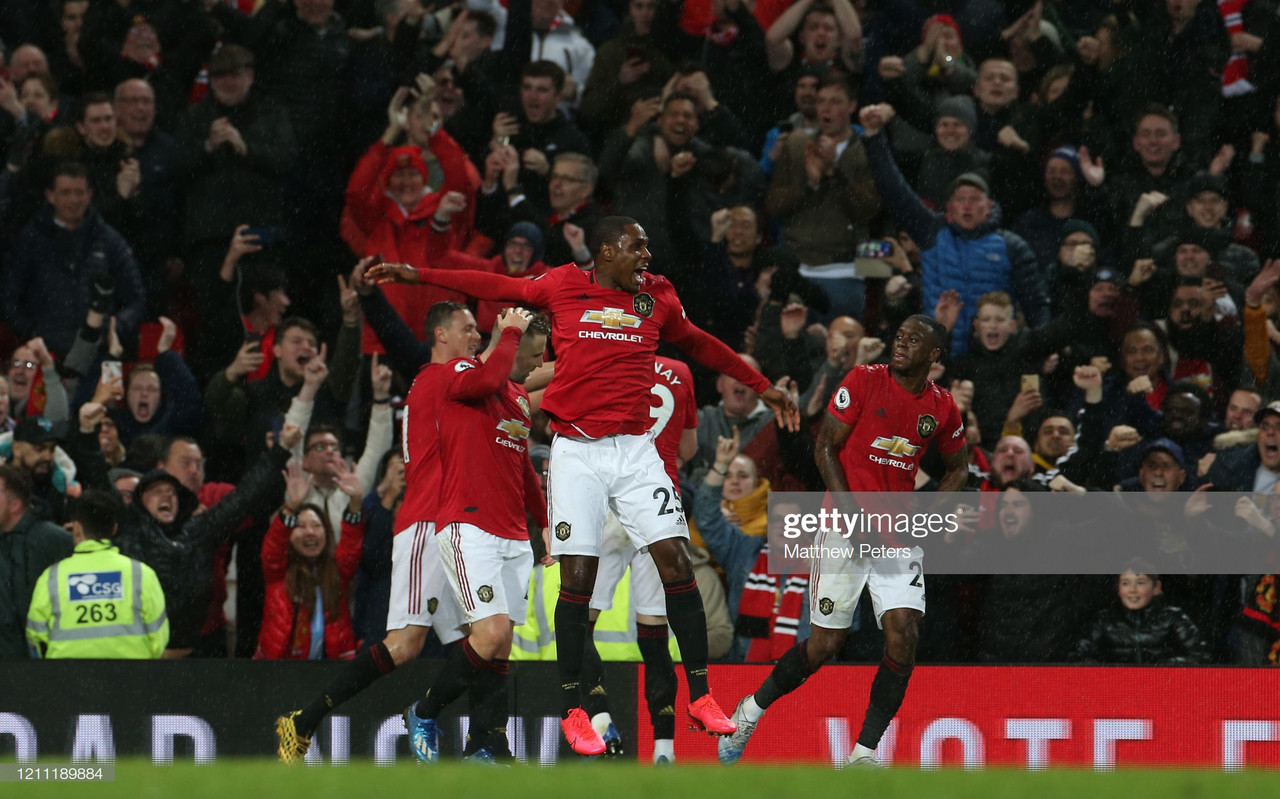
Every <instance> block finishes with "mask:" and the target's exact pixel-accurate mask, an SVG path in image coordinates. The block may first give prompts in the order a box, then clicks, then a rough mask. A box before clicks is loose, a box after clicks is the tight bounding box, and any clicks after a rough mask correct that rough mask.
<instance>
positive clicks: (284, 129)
mask: <svg viewBox="0 0 1280 799" xmlns="http://www.w3.org/2000/svg"><path fill="white" fill-rule="evenodd" d="M253 86H254V57H253V53H252V52H250V51H249V50H248V49H246V48H244V47H240V46H239V45H235V44H227V45H224V46H223V47H222V48H220V49H219V50H218V52H216V53H214V54H213V57H212V58H211V59H210V60H209V87H210V89H211V91H210V92H209V94H208V95H206V96H205V98H204V99H203V100H201V101H200V103H199V104H198V105H195V106H192V107H191V109H190V110H188V111H187V113H186V116H185V117H183V119H182V122H181V123H180V125H179V126H178V135H177V138H178V144H179V148H180V153H181V155H180V158H181V162H180V163H181V166H180V169H181V171H182V172H183V173H185V174H186V175H187V176H188V181H189V182H188V184H187V194H186V197H187V208H186V214H185V217H184V219H185V224H184V226H183V231H182V241H183V248H184V250H185V252H186V257H185V259H184V260H185V261H186V263H187V265H188V268H189V270H190V276H191V280H192V282H193V283H195V285H196V287H197V293H196V296H197V298H203V299H204V300H205V301H203V302H201V308H202V309H204V310H211V309H212V306H211V305H210V304H209V303H208V300H209V299H210V298H211V297H212V296H216V291H215V292H214V293H212V294H211V293H210V292H209V291H208V289H209V288H210V287H211V284H213V283H214V282H215V281H216V280H217V277H218V266H219V264H220V263H222V259H223V256H224V254H225V253H226V241H227V238H228V237H229V236H230V235H231V233H232V231H234V230H236V229H237V227H239V226H240V225H243V224H245V223H246V222H249V223H252V224H253V225H255V226H260V227H278V226H279V225H280V224H281V223H282V221H283V219H284V208H283V203H284V177H285V175H286V173H287V172H288V171H289V169H290V167H291V166H292V165H293V162H294V159H295V157H296V156H297V148H296V145H295V144H294V136H293V128H292V126H291V125H290V123H289V117H288V116H287V115H286V114H285V112H284V111H283V110H281V109H280V108H279V106H277V105H275V104H272V103H267V102H262V101H261V100H260V99H259V98H258V96H257V94H256V93H255V92H254V91H253Z"/></svg>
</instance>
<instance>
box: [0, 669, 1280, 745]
mask: <svg viewBox="0 0 1280 799" xmlns="http://www.w3.org/2000/svg"><path fill="white" fill-rule="evenodd" d="M343 666H344V664H342V663H332V662H326V663H298V662H263V661H190V662H147V663H129V662H120V661H47V662H13V661H10V662H0V762H13V761H14V760H15V759H16V760H18V761H22V762H28V761H31V760H34V759H35V758H39V759H40V760H43V761H46V762H69V761H86V760H89V761H91V760H97V761H105V760H108V759H110V758H112V757H137V756H141V757H147V758H150V759H151V760H152V761H153V762H156V763H168V762H173V761H186V762H191V761H193V760H194V761H196V762H212V761H214V760H215V759H217V758H226V757H236V756H257V757H271V756H273V754H274V751H275V736H274V732H273V729H274V727H273V722H274V720H275V717H276V716H277V715H279V714H281V713H282V712H285V711H287V710H289V709H292V708H297V707H301V706H302V704H303V703H304V702H306V701H307V700H308V699H310V698H311V697H313V696H315V695H317V694H318V692H319V691H320V690H321V689H322V688H323V686H324V685H325V684H326V683H328V682H329V681H330V680H331V679H332V678H333V677H334V675H336V674H337V673H338V672H339V671H340V670H341V669H342V668H343ZM439 667H440V664H439V663H438V662H428V661H418V662H415V663H412V664H410V665H408V666H406V667H404V668H402V669H399V670H397V671H396V672H394V673H392V674H391V675H389V676H388V677H386V678H384V679H382V680H380V681H378V682H377V683H375V684H374V685H373V686H372V687H371V688H370V689H369V690H367V691H366V692H365V693H363V694H361V695H360V696H358V697H357V698H355V699H354V700H352V701H351V702H349V703H347V704H346V705H343V706H342V707H341V708H339V710H338V712H337V713H336V714H335V715H333V716H332V717H330V719H329V720H327V721H326V722H325V723H324V724H323V725H322V727H321V729H320V730H319V732H318V734H317V735H316V739H315V745H314V746H313V748H312V754H311V755H310V757H309V760H310V761H312V762H314V763H316V764H321V763H324V764H334V765H338V764H342V763H345V762H347V761H349V760H353V759H371V760H375V761H377V762H380V763H384V764H388V765H389V764H392V763H400V764H407V763H410V762H412V755H411V754H410V753H409V749H408V743H407V739H406V737H405V735H404V726H403V722H402V721H401V719H400V711H401V710H402V709H403V708H404V707H405V706H407V705H408V704H409V702H411V701H413V700H415V699H416V698H418V697H420V696H421V695H422V693H423V692H424V691H425V690H426V688H427V687H428V685H429V684H430V681H431V679H432V678H433V677H434V675H435V673H436V671H437V669H439ZM677 668H678V669H679V667H677ZM605 669H606V676H607V680H608V686H609V700H610V705H611V710H612V713H613V718H614V720H615V722H616V723H617V724H618V726H619V728H620V731H621V733H622V736H623V740H624V741H625V742H626V744H627V754H628V756H629V757H638V758H639V759H640V760H641V761H642V762H647V761H648V760H649V758H650V757H651V754H652V747H653V741H652V731H651V729H650V727H649V723H650V722H649V716H648V709H647V707H645V703H644V700H643V668H642V667H640V666H638V665H637V664H630V663H611V664H606V666H605ZM769 670H770V667H769V666H713V667H712V668H711V673H710V678H711V685H712V688H713V689H714V691H715V694H716V696H717V697H718V699H719V701H720V703H721V705H722V706H723V707H724V708H725V709H726V710H731V709H732V708H733V707H734V705H735V703H736V702H737V701H738V699H739V698H740V697H742V696H743V695H745V694H746V693H748V692H750V691H753V690H755V688H756V687H757V686H759V684H760V682H761V681H762V680H763V679H764V678H765V677H766V676H767V675H768V674H769ZM875 672H876V669H875V667H874V666H827V667H825V668H823V669H822V670H821V671H819V672H818V673H817V674H815V675H814V676H813V677H811V678H810V679H809V680H808V682H806V683H805V684H804V685H803V686H802V687H801V688H800V689H799V690H797V691H796V692H795V693H794V694H791V695H788V696H786V697H784V698H783V699H781V700H779V701H778V702H777V703H776V704H775V705H773V706H772V707H771V708H770V709H769V712H768V713H767V714H766V716H765V718H764V719H763V720H762V722H761V724H760V726H759V727H758V728H757V729H756V731H755V735H754V737H753V738H752V739H751V743H750V746H749V747H748V749H747V753H746V757H745V758H744V762H756V763H827V764H831V765H839V764H842V763H843V761H844V758H845V757H846V756H847V755H848V754H849V751H850V749H851V748H852V745H853V741H854V740H855V739H856V738H857V736H858V732H859V729H860V727H861V725H862V720H863V716H864V714H865V711H866V703H867V697H868V693H869V690H870V686H871V681H872V679H873V678H874V676H875ZM512 680H513V684H512V714H513V715H512V717H511V720H510V723H509V725H508V731H509V733H510V736H511V743H512V751H513V753H514V754H515V755H516V756H517V758H519V759H520V760H522V761H524V762H527V763H531V764H542V765H553V764H554V763H556V762H558V761H561V760H566V759H570V758H576V756H575V755H573V754H572V753H570V752H568V751H567V749H566V748H565V747H564V745H563V742H562V737H561V735H560V725H559V718H560V712H559V711H560V690H559V680H558V679H557V676H556V668H555V664H554V663H518V664H515V665H514V666H513V668H512ZM681 683H682V687H681V692H680V696H679V697H678V698H677V700H676V704H675V710H676V713H677V733H676V755H677V760H678V761H679V762H685V763H687V762H690V761H713V760H714V758H715V744H714V742H713V741H712V740H711V739H709V738H707V736H705V735H702V734H694V733H691V732H688V731H687V730H686V729H685V726H684V723H683V719H684V708H685V704H686V701H687V700H686V698H685V694H684V689H683V679H682V680H681ZM451 711H452V712H451V713H450V714H448V715H446V716H443V717H442V730H443V731H444V739H443V741H442V747H441V749H442V754H443V755H444V756H445V757H450V756H452V755H454V754H456V751H457V749H458V748H460V747H459V744H460V742H461V741H462V740H463V739H464V731H463V727H464V724H465V720H466V719H465V716H464V715H459V714H465V712H466V707H465V702H459V703H458V705H457V706H455V707H453V708H451ZM877 754H878V756H879V758H880V759H881V761H882V762H885V763H887V764H891V765H895V766H900V767H906V768H920V767H923V768H930V767H935V766H944V765H955V766H964V767H967V768H979V767H982V766H987V765H1001V766H1011V767H1021V768H1043V767H1046V766H1077V767H1085V768H1088V767H1092V768H1095V769H1108V768H1112V767H1114V766H1117V765H1118V766H1129V765H1145V766H1173V767H1180V768H1186V767H1199V768H1218V769H1227V770H1234V769H1238V768H1243V767H1246V766H1268V767H1272V768H1274V767H1276V766H1280V669H1247V668H1211V667H1184V668H1179V667H1103V666H1074V667H1073V666H1003V667H1001V666H919V667H917V668H916V669H915V672H914V674H913V675H912V678H911V684H910V687H909V689H908V691H907V697H906V701H905V703H904V704H903V706H902V710H901V711H900V712H899V713H898V716H897V717H896V718H895V719H894V720H893V722H892V723H891V724H890V726H889V729H888V730H887V731H886V733H885V735H884V738H883V739H882V740H881V743H880V748H879V750H878V753H877Z"/></svg>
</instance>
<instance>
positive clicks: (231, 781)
mask: <svg viewBox="0 0 1280 799" xmlns="http://www.w3.org/2000/svg"><path fill="white" fill-rule="evenodd" d="M1278 784H1280V774H1278V773H1277V772H1275V771H1246V772H1244V773H1238V774H1224V773H1222V772H1216V771H1207V770H1196V771H1179V770H1171V769H1166V770H1159V771H1153V770H1125V769H1121V770H1118V771H1114V772H1110V773H1094V772H1092V771H1087V770H1066V769H1059V770H1050V771H1043V772H1027V771H1012V770H1010V771H1006V770H994V769H992V770H986V771H971V772H965V771H959V770H940V771H930V772H921V771H915V770H908V769H899V770H886V771H865V770H858V771H843V772H836V771H833V770H831V769H829V768H823V767H821V766H817V765H814V766H809V767H786V768H781V767H777V768H770V767H748V766H740V767H737V768H733V769H725V768H720V767H718V766H690V767H677V768H674V769H653V768H649V767H644V766H636V765H619V764H614V763H577V764H564V765H561V766H558V767H556V768H554V769H539V768H536V767H529V766H517V767H515V768H510V769H491V768H483V767H479V766H466V765H462V764H456V763H449V764H442V765H439V766H435V767H431V768H427V767H425V766H418V765H416V764H410V763H401V764H400V765H397V766H395V767H391V768H379V767H377V766H374V765H372V764H369V763H367V762H365V763H362V762H354V763H352V764H351V765H347V766H343V767H337V768H335V767H330V766H319V767H295V768H291V767H287V766H283V765H280V764H278V763H275V762H274V761H269V760H256V759H252V760H250V759H245V760H233V759H228V760H222V761H219V762H218V763H216V764H214V765H210V766H194V765H175V766H153V765H151V764H150V763H149V762H146V761H142V760H125V761H121V762H120V763H118V764H117V765H116V780H115V782H114V783H109V784H98V785H68V784H65V783H64V784H45V785H34V784H26V785H15V784H12V783H10V784H6V785H5V786H4V789H3V791H0V794H3V795H4V796H6V797H12V799H19V798H20V797H21V798H22V799H25V797H42V796H75V797H77V799H89V798H90V797H116V796H118V797H126V798H127V799H147V797H157V799H159V798H160V797H164V799H169V798H170V797H180V798H182V799H185V798H186V797H191V798H192V799H195V798H196V797H210V798H211V799H213V798H215V797H216V799H254V798H255V797H272V798H277V797H278V798H280V799H283V797H294V796H297V797H307V799H327V797H334V798H335V799H365V797H379V798H381V797H441V799H444V798H445V797H473V796H474V797H484V799H541V797H547V799H579V797H581V798H582V799H588V798H591V797H601V798H602V799H625V798H626V797H643V799H676V798H678V797H694V798H695V799H700V798H702V797H705V798H706V799H722V798H723V799H736V798H737V797H768V799H825V797H858V799H862V798H864V797H865V798H866V799H872V798H873V797H874V798H876V799H878V798H879V797H899V796H900V797H910V798H911V799H951V798H952V797H954V798H955V799H1005V798H1007V799H1056V798H1057V797H1062V798H1063V799H1068V798H1069V799H1107V798H1108V797H1117V799H1143V797H1157V798H1158V799H1182V798H1183V797H1186V798H1187V799H1218V798H1219V797H1234V796H1240V797H1246V796H1247V797H1260V796H1273V795H1275V794H1274V793H1273V792H1274V791H1275V789H1276V786H1277V785H1278Z"/></svg>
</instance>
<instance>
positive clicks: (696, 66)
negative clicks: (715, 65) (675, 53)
mask: <svg viewBox="0 0 1280 799" xmlns="http://www.w3.org/2000/svg"><path fill="white" fill-rule="evenodd" d="M699 72H701V73H702V74H704V75H706V74H707V65H706V64H704V63H702V62H701V61H699V60H697V59H696V58H690V59H689V60H687V61H681V62H680V66H678V67H676V74H677V75H684V76H685V77H688V76H689V75H697V74H698V73H699ZM708 78H710V76H709V75H708Z"/></svg>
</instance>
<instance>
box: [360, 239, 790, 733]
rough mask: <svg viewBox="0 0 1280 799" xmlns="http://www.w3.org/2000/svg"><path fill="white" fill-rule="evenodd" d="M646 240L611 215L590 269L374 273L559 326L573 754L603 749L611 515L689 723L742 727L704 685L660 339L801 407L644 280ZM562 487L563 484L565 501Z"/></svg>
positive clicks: (563, 678) (557, 518)
mask: <svg viewBox="0 0 1280 799" xmlns="http://www.w3.org/2000/svg"><path fill="white" fill-rule="evenodd" d="M648 242H649V239H648V236H646V235H645V232H644V228H642V227H641V226H640V225H639V224H638V223H637V222H636V221H635V220H634V219H631V218H629V217H606V218H605V219H603V220H601V221H600V223H599V224H598V225H597V226H596V228H595V230H594V231H592V234H591V247H590V249H591V250H592V252H593V253H594V254H595V263H596V266H595V267H594V268H593V269H585V270H584V269H579V268H577V267H574V266H565V267H561V268H557V269H552V270H550V271H549V272H547V273H545V274H544V275H542V276H541V277H538V278H534V279H532V280H520V279H514V278H509V277H505V276H503V275H491V274H484V273H480V272H451V271H445V270H434V269H433V270H426V271H424V272H419V271H418V270H416V269H414V268H413V267H410V266H408V265H405V264H380V265H378V266H374V267H372V268H371V269H370V270H369V271H368V273H366V278H367V279H370V280H377V281H386V280H399V281H402V282H407V283H417V282H420V281H421V282H429V283H431V284H433V285H437V286H443V287H445V288H453V289H455V290H458V291H462V292H465V293H467V294H469V295H471V296H473V297H476V298H478V299H484V300H499V301H505V302H520V303H523V304H526V305H531V306H534V307H539V308H542V309H543V310H545V311H547V312H548V313H549V314H550V315H551V317H552V319H553V323H552V343H553V345H554V346H555V350H556V354H557V360H556V376H555V379H554V380H552V381H551V385H550V387H549V388H548V389H547V392H546V394H545V395H544V397H543V401H542V409H543V410H544V411H546V412H547V413H548V415H550V416H551V418H552V424H551V428H552V430H553V431H554V432H555V433H556V438H555V441H554V442H553V444H552V448H551V461H550V467H549V471H550V475H549V478H548V495H549V499H550V505H551V527H552V530H553V532H554V534H555V535H554V540H553V541H552V554H553V555H555V556H557V557H559V558H560V570H561V589H560V599H559V601H558V602H557V604H556V612H555V628H556V637H557V641H558V644H559V645H558V647H557V650H558V653H559V658H558V664H559V667H560V683H561V690H562V692H563V708H564V711H563V718H562V720H561V729H562V730H563V731H564V733H565V737H566V738H567V739H568V741H569V744H570V746H571V747H572V748H573V749H574V751H575V752H578V753H579V754H585V755H597V754H600V753H602V752H603V751H604V742H603V741H602V740H601V738H600V735H599V734H598V733H597V732H596V731H595V730H594V729H592V726H591V720H590V719H589V718H588V717H587V714H586V713H585V712H584V711H583V709H582V698H581V691H580V681H581V672H582V659H583V655H584V648H585V643H586V634H587V618H588V604H589V603H590V601H591V593H592V589H593V587H594V586H595V578H596V567H597V562H598V558H599V554H600V540H601V531H602V530H603V528H604V521H605V514H606V511H607V510H609V509H612V510H613V511H614V514H615V515H616V516H617V517H618V519H619V521H621V522H622V524H623V526H624V527H625V528H626V529H627V534H628V535H629V536H631V539H632V541H633V542H634V543H635V544H636V546H637V547H648V548H649V553H650V554H651V555H652V556H653V560H654V563H655V564H656V565H657V567H658V574H659V575H660V576H661V578H662V583H663V589H664V592H665V593H666V608H667V618H668V620H669V622H670V624H671V628H672V630H673V631H674V632H675V634H676V640H677V642H678V643H679V644H680V652H681V654H682V656H683V658H684V666H685V675H686V678H687V680H688V684H689V699H690V705H689V723H690V725H691V726H693V727H694V728H696V729H703V730H706V731H708V732H710V733H712V734H717V735H724V734H728V733H731V732H733V730H734V729H735V727H734V725H733V724H732V723H731V722H730V721H729V720H728V719H727V718H726V717H725V715H724V712H723V711H722V710H721V709H720V707H719V706H718V705H717V704H716V703H715V700H714V699H712V697H711V694H710V690H709V688H708V686H707V669H706V662H707V625H706V614H705V612H704V610H703V607H702V597H701V595H700V594H699V593H698V586H697V582H696V581H695V580H694V577H693V569H692V566H691V564H690V562H689V554H688V548H687V546H686V544H685V541H687V540H688V535H689V533H688V525H687V523H686V522H685V517H684V509H683V508H682V507H681V505H680V497H679V495H678V493H677V491H676V488H675V485H674V484H673V483H672V481H671V478H670V476H668V475H667V473H666V469H665V468H664V467H663V464H662V459H661V458H659V457H658V452H657V450H656V449H655V448H654V445H653V437H652V435H650V434H649V432H648V431H649V428H650V426H651V424H652V422H651V418H650V413H649V409H650V407H651V400H650V397H651V394H650V390H651V389H652V387H653V385H654V379H653V368H654V367H653V364H654V361H653V358H654V353H655V351H656V350H657V346H658V342H659V340H664V341H670V342H671V343H673V344H676V345H677V346H679V347H681V348H682V349H684V350H685V351H686V352H688V353H689V354H690V355H691V356H693V357H694V358H695V359H696V360H697V361H699V362H700V363H702V364H703V365H705V366H707V367H708V368H711V369H714V370H716V371H717V372H723V373H725V374H728V375H730V376H732V377H735V378H737V379H738V380H740V381H741V382H743V383H744V384H746V385H748V386H751V387H752V388H754V389H756V391H758V392H759V393H760V395H761V398H762V399H763V400H764V401H765V402H766V403H768V404H769V406H770V407H772V408H773V409H774V411H775V412H776V413H777V414H778V418H779V420H780V421H782V422H783V423H785V424H787V425H788V426H789V427H791V428H792V429H796V428H798V426H799V412H798V410H797V408H796V407H795V404H794V403H793V402H792V401H791V399H790V398H789V397H787V396H786V395H785V394H784V393H783V392H781V391H779V390H777V389H776V388H774V387H773V386H771V385H770V384H769V381H768V380H767V379H766V378H765V377H764V376H763V375H761V374H760V373H759V372H756V371H755V370H754V369H751V368H750V367H748V366H747V365H746V364H745V363H743V361H742V360H741V359H740V358H738V356H737V355H736V354H735V353H734V352H733V351H732V350H731V349H729V348H728V347H726V346H725V345H724V344H722V343H720V342H719V341H717V340H716V339H715V338H713V337H712V336H710V335H708V334H707V333H705V332H703V331H701V330H699V329H698V328H697V327H695V326H694V325H692V324H691V323H690V322H689V320H688V318H687V317H686V316H685V313H684V309H683V307H682V306H681V305H680V299H679V298H678V297H677V296H676V293H675V290H674V289H672V287H671V284H670V283H668V282H667V280H666V279H665V278H663V277H659V276H654V275H650V274H648V273H647V271H648V265H649V259H650V257H651V256H650V253H649V248H648ZM557 486H560V487H561V488H560V489H559V493H558V492H557Z"/></svg>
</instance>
